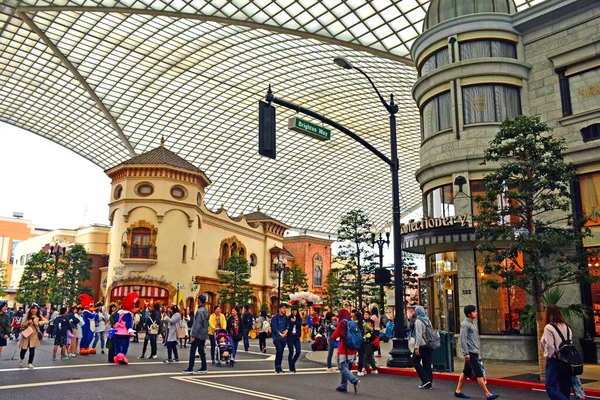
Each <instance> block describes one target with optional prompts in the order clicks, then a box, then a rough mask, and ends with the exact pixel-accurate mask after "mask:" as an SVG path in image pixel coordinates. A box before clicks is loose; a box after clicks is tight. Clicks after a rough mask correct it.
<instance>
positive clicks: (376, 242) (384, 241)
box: [370, 225, 391, 313]
mask: <svg viewBox="0 0 600 400" xmlns="http://www.w3.org/2000/svg"><path fill="white" fill-rule="evenodd" d="M384 230H385V239H383V236H382V235H381V231H380V232H379V239H376V238H375V235H376V234H377V227H376V226H375V225H371V228H370V231H371V244H372V245H373V247H375V245H377V247H379V269H380V270H381V271H383V245H384V244H387V247H388V249H389V248H390V230H391V228H390V226H389V225H386V226H385V228H384ZM382 278H383V275H382ZM387 283H389V281H388V282H387ZM383 285H384V283H383V282H379V304H380V306H381V312H382V313H383V312H385V304H383Z"/></svg>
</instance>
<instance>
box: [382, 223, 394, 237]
mask: <svg viewBox="0 0 600 400" xmlns="http://www.w3.org/2000/svg"><path fill="white" fill-rule="evenodd" d="M383 229H384V231H385V233H386V235H389V234H390V232H391V231H392V225H391V224H387V225H386V226H385V228H383Z"/></svg>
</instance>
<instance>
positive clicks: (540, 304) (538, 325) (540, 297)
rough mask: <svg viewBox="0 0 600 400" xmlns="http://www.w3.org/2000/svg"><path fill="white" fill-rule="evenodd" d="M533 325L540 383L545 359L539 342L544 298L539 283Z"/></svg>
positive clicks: (540, 339)
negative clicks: (535, 329) (535, 331)
mask: <svg viewBox="0 0 600 400" xmlns="http://www.w3.org/2000/svg"><path fill="white" fill-rule="evenodd" d="M535 325H536V328H537V342H536V344H537V351H538V366H539V369H540V381H541V382H544V381H545V380H546V358H545V357H544V353H543V352H542V348H541V346H540V342H541V341H542V335H543V334H544V297H543V294H542V284H541V282H536V283H535Z"/></svg>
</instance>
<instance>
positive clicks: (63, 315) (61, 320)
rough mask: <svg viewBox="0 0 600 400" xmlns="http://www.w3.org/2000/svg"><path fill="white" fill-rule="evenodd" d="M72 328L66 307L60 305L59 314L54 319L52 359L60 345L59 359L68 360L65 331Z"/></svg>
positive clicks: (54, 358) (54, 357)
mask: <svg viewBox="0 0 600 400" xmlns="http://www.w3.org/2000/svg"><path fill="white" fill-rule="evenodd" d="M72 329H73V327H72V326H71V323H70V322H69V318H68V317H67V308H66V307H62V308H61V309H60V313H59V316H58V317H56V319H55V320H54V349H52V360H53V361H54V360H56V351H57V350H58V348H59V347H60V355H61V357H60V359H61V360H70V359H71V357H69V352H68V350H67V334H68V333H67V332H70V331H71V330H72Z"/></svg>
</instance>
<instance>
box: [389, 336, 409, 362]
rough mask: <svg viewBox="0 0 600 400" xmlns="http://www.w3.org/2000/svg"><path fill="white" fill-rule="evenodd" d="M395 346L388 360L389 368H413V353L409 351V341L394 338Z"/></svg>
mask: <svg viewBox="0 0 600 400" xmlns="http://www.w3.org/2000/svg"><path fill="white" fill-rule="evenodd" d="M392 342H393V344H394V346H393V347H392V350H391V351H390V358H388V360H387V366H388V367H389V368H413V363H412V359H411V356H412V353H411V352H410V350H409V349H408V339H406V338H393V339H392Z"/></svg>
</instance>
